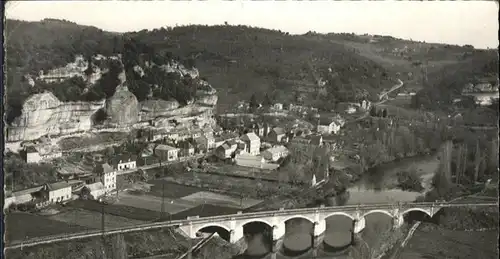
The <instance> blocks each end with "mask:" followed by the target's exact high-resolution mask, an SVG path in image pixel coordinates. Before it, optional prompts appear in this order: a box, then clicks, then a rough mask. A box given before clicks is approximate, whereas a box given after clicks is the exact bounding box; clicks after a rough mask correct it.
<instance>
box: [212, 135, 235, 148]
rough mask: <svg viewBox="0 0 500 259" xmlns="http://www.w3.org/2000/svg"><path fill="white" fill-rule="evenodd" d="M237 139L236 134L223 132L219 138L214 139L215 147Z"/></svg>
mask: <svg viewBox="0 0 500 259" xmlns="http://www.w3.org/2000/svg"><path fill="white" fill-rule="evenodd" d="M237 138H238V133H236V132H224V133H222V134H220V136H217V137H215V139H214V142H215V147H218V146H221V145H222V144H224V142H226V141H229V140H235V139H237Z"/></svg>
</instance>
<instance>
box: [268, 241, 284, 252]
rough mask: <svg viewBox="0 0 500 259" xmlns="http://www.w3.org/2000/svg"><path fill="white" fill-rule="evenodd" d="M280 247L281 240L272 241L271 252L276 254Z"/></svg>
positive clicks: (281, 244)
mask: <svg viewBox="0 0 500 259" xmlns="http://www.w3.org/2000/svg"><path fill="white" fill-rule="evenodd" d="M282 246H283V238H281V239H278V240H273V244H272V247H271V252H273V253H277V252H278V251H279V250H280V249H281V247H282Z"/></svg>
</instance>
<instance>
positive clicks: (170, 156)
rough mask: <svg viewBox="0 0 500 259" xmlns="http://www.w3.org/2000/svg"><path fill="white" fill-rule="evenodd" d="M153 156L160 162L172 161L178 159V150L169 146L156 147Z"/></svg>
mask: <svg viewBox="0 0 500 259" xmlns="http://www.w3.org/2000/svg"><path fill="white" fill-rule="evenodd" d="M155 155H157V156H158V157H159V158H160V159H161V160H162V161H164V160H167V161H174V160H177V159H178V158H179V149H178V148H176V147H172V146H169V145H158V146H157V147H156V148H155Z"/></svg>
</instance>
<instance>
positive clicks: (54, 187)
mask: <svg viewBox="0 0 500 259" xmlns="http://www.w3.org/2000/svg"><path fill="white" fill-rule="evenodd" d="M71 185H72V184H70V183H69V182H56V183H48V184H46V185H45V186H47V189H48V190H49V191H55V190H60V189H64V188H68V187H71Z"/></svg>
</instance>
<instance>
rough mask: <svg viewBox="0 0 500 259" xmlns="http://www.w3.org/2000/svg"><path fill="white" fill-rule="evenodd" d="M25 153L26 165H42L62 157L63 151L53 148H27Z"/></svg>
mask: <svg viewBox="0 0 500 259" xmlns="http://www.w3.org/2000/svg"><path fill="white" fill-rule="evenodd" d="M24 153H25V158H26V163H40V162H46V161H50V160H53V159H56V158H60V157H62V152H61V150H60V149H59V148H57V147H53V146H39V147H35V146H27V147H26V148H25V150H24Z"/></svg>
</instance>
